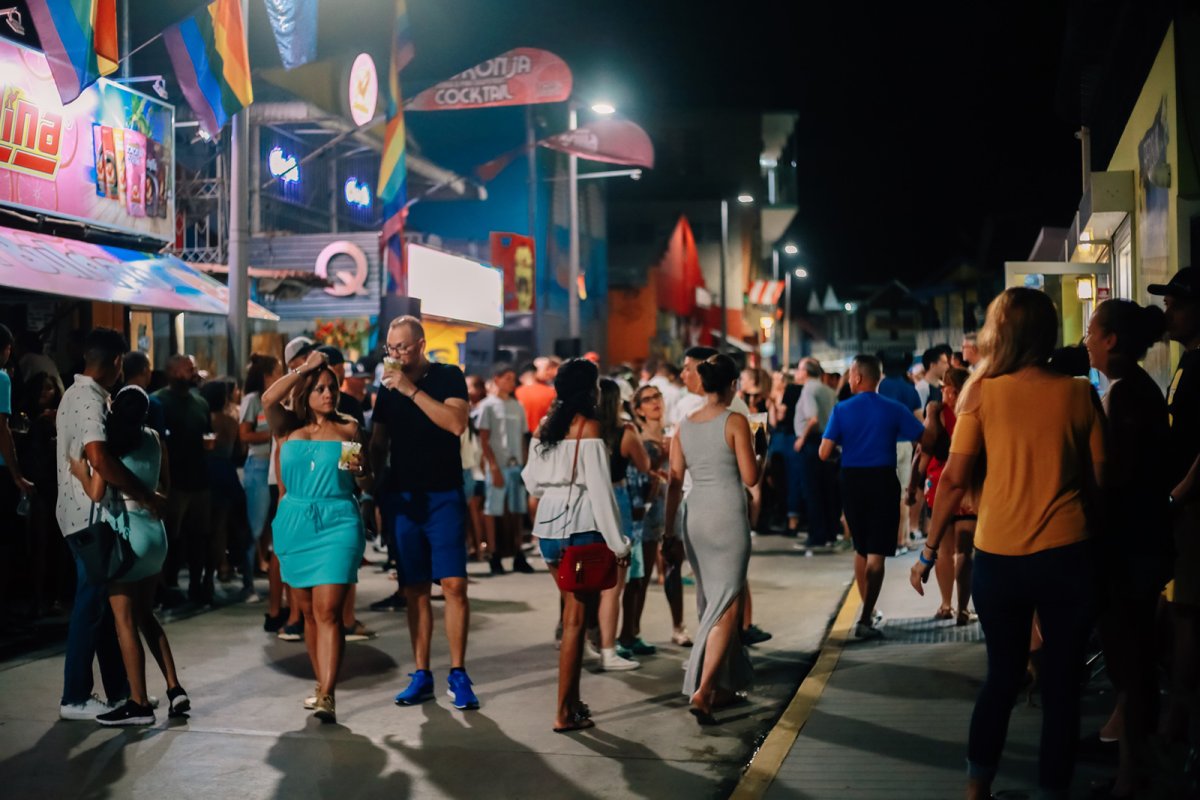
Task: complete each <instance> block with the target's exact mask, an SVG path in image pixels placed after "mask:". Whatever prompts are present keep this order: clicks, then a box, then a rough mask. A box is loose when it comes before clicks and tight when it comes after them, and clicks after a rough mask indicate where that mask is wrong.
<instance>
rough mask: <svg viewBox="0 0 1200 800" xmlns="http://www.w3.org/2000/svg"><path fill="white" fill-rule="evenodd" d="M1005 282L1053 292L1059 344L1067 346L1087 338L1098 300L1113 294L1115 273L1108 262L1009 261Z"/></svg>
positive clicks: (1009, 284) (1051, 293)
mask: <svg viewBox="0 0 1200 800" xmlns="http://www.w3.org/2000/svg"><path fill="white" fill-rule="evenodd" d="M1004 285H1005V287H1012V286H1028V287H1029V288H1031V289H1039V290H1041V291H1043V292H1045V293H1046V294H1048V295H1050V299H1051V300H1053V301H1054V306H1055V308H1057V309H1058V313H1059V322H1060V325H1059V331H1060V332H1061V338H1060V340H1059V345H1060V346H1067V345H1076V344H1079V343H1080V342H1081V341H1083V337H1084V335H1085V334H1086V333H1087V326H1088V323H1089V322H1090V321H1091V318H1092V312H1093V311H1094V310H1095V308H1096V304H1097V303H1100V302H1102V301H1104V300H1107V299H1108V298H1109V297H1111V296H1112V273H1111V270H1110V269H1109V265H1108V264H1106V263H1100V264H1089V263H1086V262H1077V261H1007V262H1005V264H1004Z"/></svg>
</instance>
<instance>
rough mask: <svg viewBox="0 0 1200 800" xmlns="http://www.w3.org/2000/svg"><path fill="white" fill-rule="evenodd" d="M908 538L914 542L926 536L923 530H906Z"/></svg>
mask: <svg viewBox="0 0 1200 800" xmlns="http://www.w3.org/2000/svg"><path fill="white" fill-rule="evenodd" d="M908 538H909V539H911V540H913V541H914V542H923V541H925V539H926V538H928V537H926V536H925V531H922V530H915V531H909V532H908Z"/></svg>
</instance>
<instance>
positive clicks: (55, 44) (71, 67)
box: [28, 0, 120, 106]
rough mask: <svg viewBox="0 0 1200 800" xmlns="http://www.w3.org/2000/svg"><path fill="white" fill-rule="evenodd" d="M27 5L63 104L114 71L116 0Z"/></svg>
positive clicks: (37, 0)
mask: <svg viewBox="0 0 1200 800" xmlns="http://www.w3.org/2000/svg"><path fill="white" fill-rule="evenodd" d="M28 5H29V15H30V16H31V17H32V18H33V25H34V28H36V29H37V33H38V38H40V39H41V41H42V49H43V50H44V51H45V52H46V60H47V61H48V62H49V64H50V73H51V74H52V75H53V76H54V84H55V86H57V87H58V96H59V98H60V99H61V100H62V104H63V105H64V106H65V105H66V104H67V103H69V102H71V101H72V100H74V99H75V98H76V97H79V95H80V93H82V92H83V90H84V89H86V88H87V87H89V86H91V85H92V84H93V83H95V82H96V81H97V80H98V79H99V78H100V77H101V76H102V75H109V74H111V73H113V72H115V71H116V69H117V62H118V61H119V60H120V55H119V54H118V51H117V0H28Z"/></svg>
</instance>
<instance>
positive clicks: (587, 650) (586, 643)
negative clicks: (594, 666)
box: [583, 639, 600, 658]
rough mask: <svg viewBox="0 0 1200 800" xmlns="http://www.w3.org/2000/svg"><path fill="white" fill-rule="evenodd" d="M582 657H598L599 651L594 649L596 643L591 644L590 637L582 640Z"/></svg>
mask: <svg viewBox="0 0 1200 800" xmlns="http://www.w3.org/2000/svg"><path fill="white" fill-rule="evenodd" d="M583 657H584V658H600V651H599V650H597V649H596V645H594V644H592V640H591V639H584V640H583Z"/></svg>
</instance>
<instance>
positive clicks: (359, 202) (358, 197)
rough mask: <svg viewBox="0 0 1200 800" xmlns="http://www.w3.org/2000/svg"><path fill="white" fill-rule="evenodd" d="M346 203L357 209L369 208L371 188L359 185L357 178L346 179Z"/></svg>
mask: <svg viewBox="0 0 1200 800" xmlns="http://www.w3.org/2000/svg"><path fill="white" fill-rule="evenodd" d="M344 191H345V195H346V202H347V203H349V204H350V205H352V206H358V207H359V208H370V207H371V187H370V186H368V185H367V184H365V183H359V182H358V178H347V179H346V185H345V187H344Z"/></svg>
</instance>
